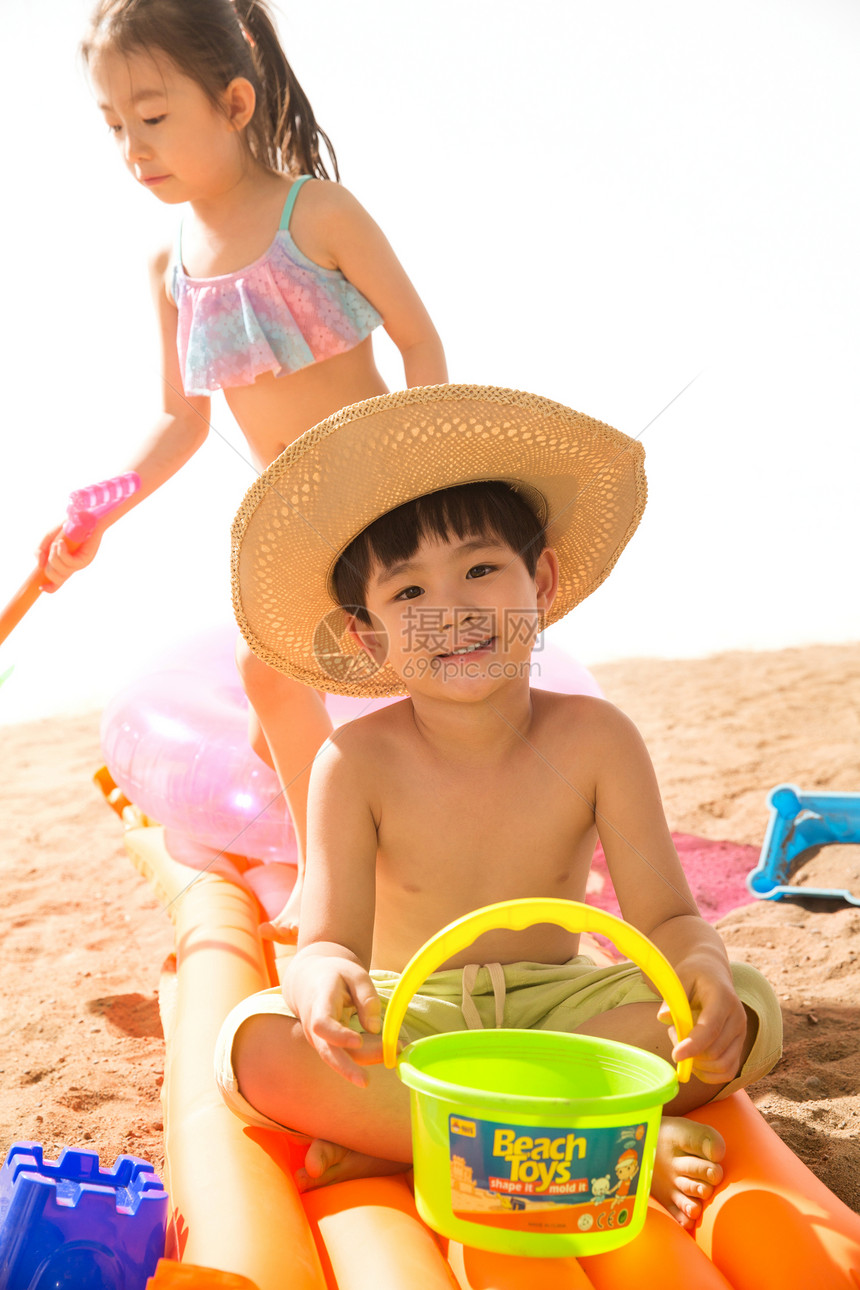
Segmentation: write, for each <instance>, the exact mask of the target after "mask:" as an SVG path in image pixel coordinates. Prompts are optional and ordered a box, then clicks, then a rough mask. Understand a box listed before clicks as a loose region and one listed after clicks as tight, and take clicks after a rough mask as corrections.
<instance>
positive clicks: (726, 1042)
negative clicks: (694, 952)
mask: <svg viewBox="0 0 860 1290" xmlns="http://www.w3.org/2000/svg"><path fill="white" fill-rule="evenodd" d="M679 975H681V979H682V981H683V982H684V985H685V986H686V988H687V994H688V997H689V1000H690V1008H691V1009H692V1013H693V1029H692V1030H691V1031H690V1033H689V1035H688V1036H687V1038H686V1039H684V1040H682V1041H681V1042H680V1043H678V1037H677V1035H676V1033H675V1029H674V1027H673V1026H672V1025H671V1024H670V1022H671V1013H670V1012H669V1008H668V1006H667V1005H666V1004H665V1003H663V1004H662V1006H661V1008H660V1011H659V1013H658V1016H659V1019H660V1020H661V1021H662V1022H664V1023H665V1024H667V1025H669V1034H670V1036H671V1038H672V1039H673V1041H674V1044H675V1047H674V1048H673V1049H672V1060H673V1061H675V1062H680V1061H682V1060H683V1059H684V1058H685V1057H692V1059H693V1075H694V1076H695V1078H696V1079H699V1080H701V1081H702V1083H703V1084H728V1083H729V1081H730V1080H733V1079H734V1078H735V1076H736V1075H737V1073H738V1070H739V1069H740V1066H741V1061H742V1059H743V1049H744V1041H745V1040H746V1034H747V1015H746V1011H745V1009H744V1006H743V1004H742V1003H741V1001H740V999H739V998H738V997H737V995H736V994H735V992H734V988H733V986H732V983H731V979H729V980H728V981H724V980H722V979H721V977H720V976H717V975H715V974H714V973H713V971H708V972H700V973H697V974H694V975H693V976H692V978H688V979H685V976H684V975H682V974H680V973H679Z"/></svg>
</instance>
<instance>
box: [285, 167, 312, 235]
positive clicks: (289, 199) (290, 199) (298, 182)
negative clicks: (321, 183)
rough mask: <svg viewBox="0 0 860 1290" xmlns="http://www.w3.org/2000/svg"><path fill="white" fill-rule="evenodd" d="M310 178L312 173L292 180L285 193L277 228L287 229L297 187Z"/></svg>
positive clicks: (297, 190)
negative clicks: (288, 189) (285, 197)
mask: <svg viewBox="0 0 860 1290" xmlns="http://www.w3.org/2000/svg"><path fill="white" fill-rule="evenodd" d="M312 178H313V175H299V177H298V179H294V180H293V182H292V186H291V188H290V191H289V192H288V193H287V200H286V201H285V202H284V210H283V214H282V215H281V222H280V224H279V225H278V228H280V229H288V228H289V227H290V219H291V217H292V214H293V207H294V206H295V204H296V198H297V197H298V195H299V189H300V188H301V187H302V185H303V184H306V183H307V181H308V180H309V179H312Z"/></svg>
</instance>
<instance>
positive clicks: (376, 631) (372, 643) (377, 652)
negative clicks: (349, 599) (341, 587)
mask: <svg viewBox="0 0 860 1290" xmlns="http://www.w3.org/2000/svg"><path fill="white" fill-rule="evenodd" d="M346 630H347V633H348V634H349V635H350V636H351V637H352V639H353V640H354V641H355V642H356V643H357V644H358V645H359V646H360V648H361V649H363V650H364V652H365V654H368V655H369V656H370V657H371V658H372V659H373V661H374V663H376V665H377V667H382V666H383V665H384V664H385V662H386V660H387V658H388V633H387V632H386V631H385V629H384V628H383V626H382V624H381V623H378V624H374V623H373V622H372V621H371V622H370V623H369V624H368V623H364V622H362V621H361V619H360V618H359V617H358V616H357V615H356V614H347V616H346Z"/></svg>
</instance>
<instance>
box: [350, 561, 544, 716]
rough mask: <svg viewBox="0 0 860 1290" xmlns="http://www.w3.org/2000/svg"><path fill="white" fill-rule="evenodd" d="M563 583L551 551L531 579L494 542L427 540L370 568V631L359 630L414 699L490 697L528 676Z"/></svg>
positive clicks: (370, 649)
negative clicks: (395, 560)
mask: <svg viewBox="0 0 860 1290" xmlns="http://www.w3.org/2000/svg"><path fill="white" fill-rule="evenodd" d="M557 583H558V563H557V560H556V558H555V553H554V552H553V551H552V550H550V549H547V550H545V551H544V552H543V553H542V554H541V556H540V558H539V560H538V564H537V568H536V570H535V573H534V575H531V574H530V573H529V571H528V569H527V568H526V565H525V563H524V561H523V559H522V558H521V557H520V556H519V555H517V554H516V552H514V551H513V550H512V549H511V548H510V547H509V546H508V545H507V544H506V543H504V542H502V541H500V540H499V539H498V538H496V537H493V536H476V537H473V538H463V539H461V538H453V539H450V540H445V539H432V540H431V539H424V540H423V541H422V542H421V544H420V546H419V547H418V550H417V551H416V552H415V554H414V555H412V556H411V557H410V558H409V559H408V560H405V561H403V562H402V563H401V564H397V565H394V566H392V567H390V568H382V567H380V566H378V565H377V566H376V567H374V569H373V570H372V572H371V576H370V579H369V583H368V587H367V597H366V603H367V608H368V611H369V612H370V615H371V618H372V621H373V626H372V627H371V628H366V627H363V626H362V625H361V624H360V623H355V624H354V628H353V630H354V632H355V634H357V635H358V636H359V638H360V640H361V643H362V645H363V647H364V648H365V649H366V650H367V651H368V653H369V654H371V656H372V657H373V658H374V659H375V660H376V661H377V662H378V663H380V665H381V664H382V663H384V662H386V661H387V662H388V663H390V664H391V666H392V667H393V669H394V671H395V672H396V673H397V675H398V676H399V677H400V678H401V679H402V680H403V683H404V685H405V687H406V688H407V690H408V691H409V693H410V694H412V695H418V694H421V695H427V696H431V695H432V696H435V697H444V698H446V699H455V700H463V701H474V700H478V699H484V698H487V697H488V696H489V694H491V693H493V692H494V691H496V690H497V689H499V688H500V687H501V686H504V685H506V684H510V683H511V682H512V681H517V680H521V679H522V678H525V679H526V680H527V679H528V675H529V659H530V656H531V651H532V647H533V645H534V642H535V638H536V636H537V633H538V629H539V623H540V615H541V612H545V611H546V610H548V609H549V607H550V605H551V604H552V601H553V597H554V595H555V590H556V586H557Z"/></svg>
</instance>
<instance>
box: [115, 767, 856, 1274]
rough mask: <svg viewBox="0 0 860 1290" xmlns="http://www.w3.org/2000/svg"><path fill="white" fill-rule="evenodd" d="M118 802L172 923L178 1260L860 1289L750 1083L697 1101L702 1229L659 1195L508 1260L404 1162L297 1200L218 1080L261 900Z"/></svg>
mask: <svg viewBox="0 0 860 1290" xmlns="http://www.w3.org/2000/svg"><path fill="white" fill-rule="evenodd" d="M101 783H102V786H103V787H104V779H102V780H101ZM113 804H114V806H115V808H116V809H117V810H118V811H119V812H121V813H123V815H124V819H125V821H126V825H127V828H126V835H125V836H126V844H127V847H128V850H129V853H130V855H131V858H132V860H133V862H134V863H135V865H136V866H137V868H138V870H139V871H140V872H141V874H142V875H143V876H144V877H145V878H146V879H147V880H148V881H149V882H150V883H151V884H152V886H153V887H154V889H155V891H156V893H157V895H158V897H159V899H160V900H161V902H162V904H163V905H164V906H165V908H166V910H167V912H168V913H169V914H170V916H171V918H172V919H173V922H174V925H175V933H176V954H175V961H174V962H172V963H171V964H169V965H168V967H167V968H166V970H165V972H164V974H163V978H162V983H161V1000H162V1014H163V1021H164V1031H165V1039H166V1046H167V1059H166V1071H165V1081H164V1090H163V1097H164V1103H165V1108H164V1109H165V1140H166V1156H167V1167H166V1182H167V1186H168V1189H169V1192H170V1196H171V1203H172V1213H173V1223H172V1236H171V1241H170V1246H169V1248H168V1255H169V1256H170V1257H171V1258H173V1259H177V1260H181V1261H182V1262H183V1263H186V1264H189V1265H197V1266H199V1267H201V1268H215V1269H221V1270H223V1271H224V1272H225V1273H227V1272H229V1273H233V1274H235V1275H238V1276H244V1277H245V1278H247V1279H248V1280H249V1281H250V1282H251V1283H252V1284H253V1285H254V1286H256V1287H257V1290H283V1288H284V1287H285V1286H289V1287H290V1290H457V1288H458V1287H459V1290H534V1287H535V1286H536V1285H538V1286H540V1287H541V1290H622V1287H623V1290H630V1287H631V1286H643V1287H648V1288H649V1290H657V1288H658V1287H659V1290H794V1288H795V1287H796V1288H798V1290H800V1288H801V1287H802V1288H803V1290H807V1288H808V1287H815V1290H857V1288H858V1286H860V1217H858V1216H857V1215H855V1214H853V1213H852V1212H851V1211H850V1210H849V1209H848V1208H847V1206H845V1205H843V1204H842V1202H841V1201H839V1200H838V1199H837V1198H836V1197H835V1196H834V1195H833V1194H832V1193H831V1192H830V1191H828V1189H827V1188H826V1187H825V1186H824V1185H823V1184H822V1183H821V1182H819V1181H818V1179H817V1178H815V1176H814V1175H813V1174H812V1173H810V1171H809V1170H808V1169H806V1167H805V1166H804V1165H803V1164H802V1163H801V1162H800V1161H799V1160H798V1159H797V1157H796V1156H794V1155H793V1153H792V1152H791V1151H790V1150H789V1149H788V1148H787V1147H786V1146H785V1145H784V1144H783V1143H782V1142H781V1141H780V1139H779V1138H778V1137H777V1136H776V1134H775V1133H773V1131H772V1130H771V1129H770V1128H769V1127H768V1125H767V1124H766V1122H765V1121H764V1120H763V1119H762V1117H761V1116H760V1115H759V1113H758V1112H757V1111H756V1109H755V1107H754V1106H753V1104H752V1102H751V1101H750V1100H749V1098H748V1097H747V1096H746V1094H744V1093H738V1094H735V1095H734V1096H733V1097H731V1098H729V1099H728V1100H726V1101H725V1102H722V1103H718V1104H714V1105H711V1106H708V1107H707V1108H706V1109H705V1110H704V1111H703V1112H700V1113H699V1114H700V1116H701V1117H702V1118H706V1119H707V1121H708V1123H711V1124H714V1125H715V1126H716V1128H718V1129H719V1131H720V1132H721V1133H722V1134H723V1136H724V1137H725V1138H726V1140H727V1142H728V1145H729V1151H728V1161H727V1169H726V1180H725V1182H724V1184H723V1185H722V1186H721V1187H720V1188H719V1189H718V1191H717V1193H716V1194H715V1196H714V1198H713V1199H712V1200H711V1202H710V1203H709V1204H708V1205H707V1207H706V1210H705V1214H704V1216H703V1219H702V1222H701V1223H700V1224H699V1227H698V1229H697V1231H696V1233H695V1238H693V1237H691V1236H690V1235H688V1234H687V1233H685V1232H683V1231H682V1230H681V1229H680V1228H679V1227H678V1226H677V1225H676V1224H675V1223H674V1222H673V1221H672V1220H671V1219H670V1218H669V1217H668V1215H667V1214H666V1213H665V1212H664V1211H663V1210H662V1209H661V1208H660V1207H659V1206H658V1205H657V1204H656V1203H654V1202H650V1204H649V1211H648V1217H647V1220H646V1223H645V1227H644V1229H643V1231H642V1233H641V1234H640V1235H639V1236H638V1237H636V1239H635V1240H634V1241H632V1242H631V1243H630V1244H628V1245H626V1246H622V1247H621V1248H620V1249H616V1250H612V1251H610V1252H608V1253H604V1254H600V1255H593V1256H590V1257H588V1258H582V1259H579V1260H576V1259H572V1258H562V1259H534V1258H513V1257H510V1256H505V1255H499V1254H490V1253H486V1252H482V1251H478V1250H474V1249H471V1248H469V1247H464V1246H459V1245H455V1244H454V1243H453V1242H451V1243H447V1242H445V1241H444V1240H442V1239H441V1238H439V1237H437V1236H436V1235H435V1234H434V1233H433V1232H431V1231H430V1229H429V1228H427V1227H426V1226H425V1225H424V1224H423V1223H422V1222H421V1220H420V1219H419V1218H418V1215H417V1213H416V1210H415V1204H414V1200H413V1197H412V1192H411V1189H410V1186H409V1182H408V1179H407V1176H405V1175H404V1176H396V1177H388V1178H369V1179H366V1180H363V1181H358V1182H346V1183H340V1184H336V1185H333V1186H331V1187H327V1188H323V1189H320V1190H318V1191H315V1192H311V1193H309V1194H306V1195H304V1196H301V1195H300V1194H299V1193H298V1191H297V1189H296V1186H295V1183H294V1181H293V1170H294V1169H295V1168H296V1167H297V1165H298V1164H299V1163H300V1157H297V1155H296V1148H295V1147H294V1146H292V1145H291V1143H290V1142H289V1140H288V1139H287V1138H286V1137H285V1136H284V1135H281V1134H279V1133H277V1132H273V1131H267V1130H261V1129H255V1128H250V1127H248V1126H246V1125H244V1124H243V1123H242V1122H241V1121H240V1120H238V1119H237V1118H236V1117H235V1116H234V1115H233V1114H232V1113H231V1112H230V1111H229V1110H228V1109H227V1107H226V1106H225V1105H224V1104H223V1103H222V1101H221V1098H220V1096H219V1094H218V1091H217V1089H216V1087H215V1083H214V1077H213V1069H212V1067H213V1062H212V1053H213V1049H214V1045H215V1038H216V1035H217V1032H218V1030H219V1028H220V1025H221V1022H222V1020H223V1018H224V1017H225V1016H226V1014H227V1012H228V1011H229V1010H230V1009H231V1008H232V1007H233V1005H234V1004H235V1003H237V1002H238V1001H239V1000H240V999H242V998H243V997H245V996H246V995H248V994H250V993H252V992H253V991H255V990H258V989H261V988H264V987H265V986H268V985H270V984H273V983H276V982H277V980H278V973H277V968H278V961H277V959H276V958H275V957H274V954H273V951H272V947H271V945H269V944H268V943H263V942H262V941H261V939H260V937H259V935H258V930H257V929H258V923H259V920H260V917H261V912H260V908H259V906H258V904H257V902H256V899H255V897H254V896H253V894H252V893H251V892H250V891H249V890H245V889H243V888H242V887H241V886H238V885H237V884H236V883H234V882H232V881H230V880H229V879H227V878H224V877H221V876H219V875H216V874H213V873H211V872H207V873H200V872H199V871H197V870H194V869H190V868H187V867H186V866H184V865H181V864H178V863H177V862H175V861H174V860H172V859H171V857H170V856H169V854H168V853H167V851H166V849H165V847H164V842H163V832H162V830H161V829H160V828H158V827H155V826H152V825H148V824H147V823H146V821H145V820H142V819H141V817H140V816H139V814H136V813H135V812H134V808H128V807H126V804H125V803H124V801H123V800H122V799H120V800H119V801H115V802H114V803H113ZM124 807H126V809H125V810H123V808H124ZM129 825H130V826H131V827H128V826H129ZM279 952H281V951H280V950H279ZM189 1270H190V1269H189ZM201 1284H205V1282H201Z"/></svg>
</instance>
